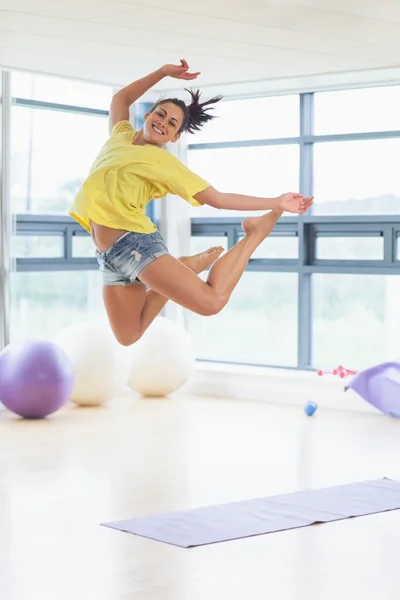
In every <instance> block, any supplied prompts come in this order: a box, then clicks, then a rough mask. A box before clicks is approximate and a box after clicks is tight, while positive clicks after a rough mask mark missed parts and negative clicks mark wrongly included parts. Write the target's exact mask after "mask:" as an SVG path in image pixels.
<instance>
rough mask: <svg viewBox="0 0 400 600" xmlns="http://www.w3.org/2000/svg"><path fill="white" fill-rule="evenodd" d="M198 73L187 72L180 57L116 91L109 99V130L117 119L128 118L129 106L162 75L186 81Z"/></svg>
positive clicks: (160, 78) (162, 76)
mask: <svg viewBox="0 0 400 600" xmlns="http://www.w3.org/2000/svg"><path fill="white" fill-rule="evenodd" d="M198 75H200V73H189V65H188V63H187V62H186V60H184V59H182V60H181V62H180V65H164V66H163V67H160V68H159V69H157V71H153V73H150V74H149V75H146V76H145V77H142V78H141V79H138V80H137V81H134V82H133V83H130V84H129V85H127V86H125V87H124V88H122V89H121V90H119V91H118V92H116V93H115V94H114V96H113V98H112V100H111V106H110V117H109V130H110V131H111V130H112V128H113V127H114V125H116V124H117V123H119V121H125V120H128V119H129V107H130V106H131V105H132V104H133V103H134V102H136V100H138V99H139V98H140V97H141V96H143V94H145V93H146V92H148V91H149V90H150V89H151V88H152V87H154V86H155V85H157V83H159V82H160V81H161V80H162V79H164V77H173V78H174V79H184V80H186V81H188V80H191V79H196V77H197V76H198Z"/></svg>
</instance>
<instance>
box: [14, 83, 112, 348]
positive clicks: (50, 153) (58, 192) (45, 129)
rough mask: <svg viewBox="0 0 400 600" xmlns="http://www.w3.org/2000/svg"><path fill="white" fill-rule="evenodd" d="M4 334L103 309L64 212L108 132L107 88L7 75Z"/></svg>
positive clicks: (42, 331) (83, 243)
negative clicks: (8, 228) (8, 224)
mask: <svg viewBox="0 0 400 600" xmlns="http://www.w3.org/2000/svg"><path fill="white" fill-rule="evenodd" d="M11 91H12V109H11V144H10V145H11V181H10V192H11V209H12V212H13V214H14V231H13V236H12V240H11V255H12V258H13V259H14V261H13V264H14V265H15V270H14V272H13V273H12V275H11V280H10V289H11V297H12V302H11V314H10V337H11V341H15V340H18V339H26V338H32V337H50V338H51V337H53V336H54V335H56V334H57V332H58V331H59V330H60V329H62V328H63V327H65V326H67V325H70V324H72V323H74V322H76V321H79V320H81V319H85V318H96V317H98V316H100V315H104V308H103V303H102V295H101V287H102V279H101V273H99V270H98V264H97V261H96V259H95V256H94V248H93V244H92V241H91V239H90V237H89V236H88V235H87V234H86V233H85V231H84V230H83V229H82V227H81V226H80V225H79V224H78V223H75V221H73V220H72V219H69V217H68V216H67V215H68V209H69V207H70V205H71V202H72V201H73V198H74V195H75V193H76V191H77V190H78V188H79V186H80V185H81V183H82V181H83V180H84V178H85V177H86V176H87V173H88V171H89V169H90V167H91V165H92V163H93V161H94V159H95V157H96V155H97V153H98V152H99V150H100V148H101V146H102V144H103V143H104V141H105V140H106V139H107V135H108V119H107V117H108V107H109V104H110V99H111V96H112V91H113V90H112V89H111V88H110V87H105V86H98V85H93V84H87V83H82V82H74V81H69V80H68V81H67V80H63V79H58V78H54V77H45V76H38V75H31V74H26V73H12V75H11Z"/></svg>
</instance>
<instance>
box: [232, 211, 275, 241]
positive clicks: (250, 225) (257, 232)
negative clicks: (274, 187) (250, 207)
mask: <svg viewBox="0 0 400 600" xmlns="http://www.w3.org/2000/svg"><path fill="white" fill-rule="evenodd" d="M282 214H283V211H282V210H271V212H269V213H267V214H266V215H262V216H261V217H250V218H249V219H245V220H244V221H243V223H242V229H243V231H244V232H245V234H246V235H248V236H256V237H257V238H259V239H261V240H263V239H264V238H266V237H267V236H268V235H269V234H270V233H271V231H272V230H273V228H274V225H275V224H276V222H277V221H278V220H279V218H280V217H281V216H282Z"/></svg>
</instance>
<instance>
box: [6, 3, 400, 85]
mask: <svg viewBox="0 0 400 600" xmlns="http://www.w3.org/2000/svg"><path fill="white" fill-rule="evenodd" d="M333 6H334V8H333ZM0 9H1V10H0V65H1V66H3V67H5V68H14V69H24V70H25V69H26V70H32V71H36V72H43V73H50V74H56V75H64V76H67V77H74V78H79V79H84V80H91V81H98V82H101V83H107V84H112V85H115V86H119V85H123V84H126V83H128V82H130V81H132V80H134V79H135V78H137V77H141V76H143V75H144V74H146V73H148V72H150V71H152V70H154V69H156V68H157V67H158V66H160V65H161V64H163V63H165V62H178V61H179V59H180V58H182V57H184V58H186V59H187V60H188V62H189V64H190V66H191V67H192V68H193V69H194V70H196V71H201V72H202V75H201V79H200V78H199V79H198V81H197V82H196V84H197V83H198V85H199V86H201V87H202V88H209V89H210V90H212V91H214V90H215V91H218V92H223V93H225V94H226V95H229V94H233V95H242V94H246V93H263V92H275V93H276V92H278V91H282V90H296V91H298V90H302V89H321V88H326V87H337V86H339V87H340V86H347V85H350V86H351V85H353V84H359V85H362V84H370V83H374V82H378V81H385V82H396V83H397V82H400V0H379V2H378V1H377V0H275V1H272V0H198V1H196V2H194V1H191V0H142V3H138V2H136V1H135V0H66V1H64V2H57V0H0ZM177 87H178V89H179V88H181V87H183V86H182V85H179V84H178V86H177V85H176V81H175V80H164V81H163V82H162V83H161V84H160V86H159V87H158V89H157V90H155V93H157V92H158V91H160V90H166V89H176V88H177Z"/></svg>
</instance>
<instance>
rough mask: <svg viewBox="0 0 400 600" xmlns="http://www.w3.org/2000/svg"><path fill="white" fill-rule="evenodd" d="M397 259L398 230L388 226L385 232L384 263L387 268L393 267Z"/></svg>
mask: <svg viewBox="0 0 400 600" xmlns="http://www.w3.org/2000/svg"><path fill="white" fill-rule="evenodd" d="M395 259H396V230H395V228H394V227H393V226H391V225H386V227H384V230H383V262H384V264H385V266H390V265H393V264H394V262H395Z"/></svg>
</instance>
